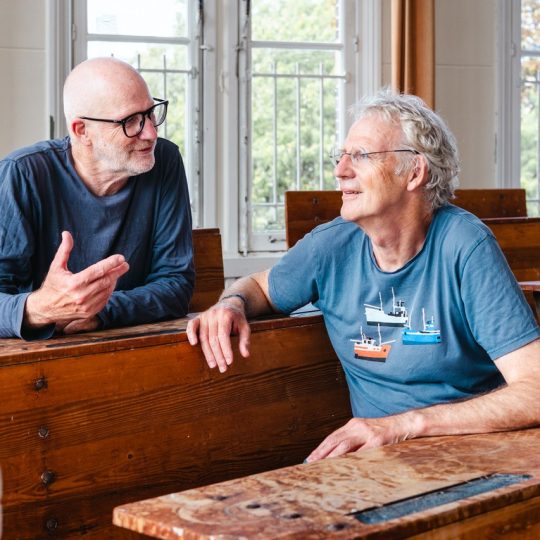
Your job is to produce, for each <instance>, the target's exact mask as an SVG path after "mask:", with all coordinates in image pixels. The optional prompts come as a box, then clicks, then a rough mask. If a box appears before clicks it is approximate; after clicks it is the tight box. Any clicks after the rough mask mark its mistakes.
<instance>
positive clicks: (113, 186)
mask: <svg viewBox="0 0 540 540" xmlns="http://www.w3.org/2000/svg"><path fill="white" fill-rule="evenodd" d="M167 105H168V102H167V101H164V100H161V99H157V98H153V97H152V96H151V94H150V92H149V90H148V87H147V85H146V83H145V81H144V79H143V78H142V77H141V76H140V74H139V73H138V72H137V71H136V70H135V69H133V68H132V67H131V66H130V65H128V64H126V63H124V62H121V61H119V60H116V59H113V58H96V59H92V60H87V61H86V62H83V63H81V64H79V65H78V66H77V67H76V68H75V69H74V70H73V71H72V72H71V74H70V75H69V76H68V78H67V80H66V83H65V85H64V113H65V116H66V122H67V127H68V132H69V136H68V137H66V138H65V139H63V140H49V141H44V142H41V143H37V144H35V145H33V146H30V147H27V148H23V149H21V150H17V151H15V152H13V153H12V154H10V155H9V156H7V157H6V158H5V159H3V160H2V161H1V162H0V337H21V338H23V339H44V338H48V337H51V336H52V335H53V334H54V333H55V332H57V333H58V332H63V333H65V334H72V333H75V332H84V331H90V330H96V329H100V328H110V327H114V326H125V325H132V324H140V323H146V322H153V321H158V320H163V319H167V318H174V317H180V316H183V315H185V313H186V312H187V309H188V304H189V301H190V298H191V294H192V291H193V282H194V270H193V262H192V258H193V257H192V245H191V212H190V205H189V196H188V190H187V182H186V176H185V172H184V166H183V163H182V158H181V156H180V153H179V151H178V147H177V146H176V145H174V144H173V143H171V142H169V141H166V140H164V139H161V138H158V135H157V128H158V126H159V125H160V124H161V123H163V121H164V120H165V116H166V114H167Z"/></svg>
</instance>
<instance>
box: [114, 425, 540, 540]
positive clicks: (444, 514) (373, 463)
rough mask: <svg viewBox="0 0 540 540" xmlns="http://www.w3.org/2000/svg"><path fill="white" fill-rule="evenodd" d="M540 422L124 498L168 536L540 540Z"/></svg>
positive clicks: (117, 517) (130, 518) (139, 520)
mask: <svg viewBox="0 0 540 540" xmlns="http://www.w3.org/2000/svg"><path fill="white" fill-rule="evenodd" d="M539 444H540V429H530V430H523V431H514V432H509V433H492V434H487V435H486V434H484V435H468V436H467V435H462V436H451V437H428V438H425V439H416V440H409V441H405V442H402V443H398V444H394V445H390V446H385V447H383V448H375V449H370V450H364V451H362V452H359V453H356V454H349V455H348V456H345V457H340V458H334V459H327V460H323V461H319V462H316V463H310V464H306V465H296V466H293V467H287V468H285V469H280V470H276V471H270V472H265V473H261V474H256V475H253V476H249V477H247V478H238V479H236V480H231V481H228V482H222V483H219V484H214V485H209V486H206V487H202V488H198V489H192V490H188V491H184V492H181V493H174V494H172V495H170V496H164V497H159V498H155V499H150V500H146V501H140V502H137V503H132V504H128V505H125V506H122V507H119V508H116V509H115V511H114V518H113V519H114V522H115V523H116V524H117V525H119V526H122V527H126V528H127V529H130V530H135V531H140V532H144V533H145V534H147V535H148V536H151V537H155V538H167V539H169V540H173V539H175V540H181V539H184V540H187V539H189V540H197V539H200V540H203V539H208V538H229V539H232V538H243V539H246V540H250V539H253V540H255V539H260V538H264V539H269V540H270V539H278V538H279V539H284V538H291V539H292V538H298V539H300V538H342V539H345V538H355V539H358V540H360V539H366V540H367V539H386V538H394V539H397V538H414V539H416V540H421V539H422V540H443V539H449V538H460V539H465V538H479V539H481V538H490V539H491V538H499V539H501V538H508V539H510V538H513V539H518V538H528V539H532V538H539V537H540V455H539V453H538V451H537V449H538V445H539Z"/></svg>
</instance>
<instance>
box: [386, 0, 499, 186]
mask: <svg viewBox="0 0 540 540" xmlns="http://www.w3.org/2000/svg"><path fill="white" fill-rule="evenodd" d="M390 3H391V2H390V0H384V7H383V29H384V30H383V51H382V53H383V54H382V57H383V80H384V83H385V84H389V83H390V57H391V49H390ZM496 9H497V5H496V0H474V1H472V2H471V0H436V1H435V81H436V83H435V109H436V110H437V112H439V113H440V114H441V115H442V117H443V118H444V119H445V120H446V122H447V123H448V125H449V127H450V129H451V130H452V131H453V133H454V135H455V136H456V138H457V141H458V145H459V150H460V155H461V169H462V170H461V174H460V185H461V187H464V188H494V187H498V186H497V183H496V179H495V109H496V99H495V69H496Z"/></svg>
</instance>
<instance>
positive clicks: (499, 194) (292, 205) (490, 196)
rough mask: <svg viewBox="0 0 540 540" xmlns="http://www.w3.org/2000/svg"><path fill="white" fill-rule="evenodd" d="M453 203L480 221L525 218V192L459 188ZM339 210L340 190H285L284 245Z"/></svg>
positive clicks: (291, 244) (325, 220)
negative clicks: (285, 241)
mask: <svg viewBox="0 0 540 540" xmlns="http://www.w3.org/2000/svg"><path fill="white" fill-rule="evenodd" d="M452 203H453V204H456V205H457V206H460V207H461V208H464V209H465V210H468V211H469V212H471V213H473V214H475V215H477V216H478V217H479V218H482V219H483V218H498V217H525V216H526V215H527V206H526V202H525V190H524V189H458V190H456V198H455V199H454V200H453V201H452ZM340 208H341V192H340V191H286V192H285V233H286V238H287V246H288V247H292V246H294V244H296V242H298V240H300V239H301V238H302V237H303V236H304V235H305V234H307V233H308V232H309V231H311V229H313V228H314V227H316V226H317V225H321V224H323V223H326V222H328V221H331V220H333V219H334V218H336V217H337V216H339V211H340Z"/></svg>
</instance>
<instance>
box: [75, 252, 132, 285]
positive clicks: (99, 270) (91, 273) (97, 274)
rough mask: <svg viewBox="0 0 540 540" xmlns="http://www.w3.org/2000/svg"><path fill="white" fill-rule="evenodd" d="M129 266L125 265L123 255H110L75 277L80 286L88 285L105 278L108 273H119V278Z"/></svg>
mask: <svg viewBox="0 0 540 540" xmlns="http://www.w3.org/2000/svg"><path fill="white" fill-rule="evenodd" d="M128 269H129V265H128V264H127V263H126V260H125V259H124V256H123V255H111V256H110V257H107V258H106V259H103V260H101V261H98V262H97V263H95V264H93V265H91V266H89V267H88V268H85V269H84V270H81V271H80V272H79V273H78V274H76V275H75V278H76V279H77V281H78V282H79V283H80V284H81V285H84V284H86V285H87V284H90V283H92V282H93V281H96V280H98V279H101V278H104V277H106V276H107V275H108V274H109V273H111V272H112V274H113V275H114V274H115V273H118V272H119V274H118V275H119V276H121V275H122V274H124V273H125V272H127V271H128Z"/></svg>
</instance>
